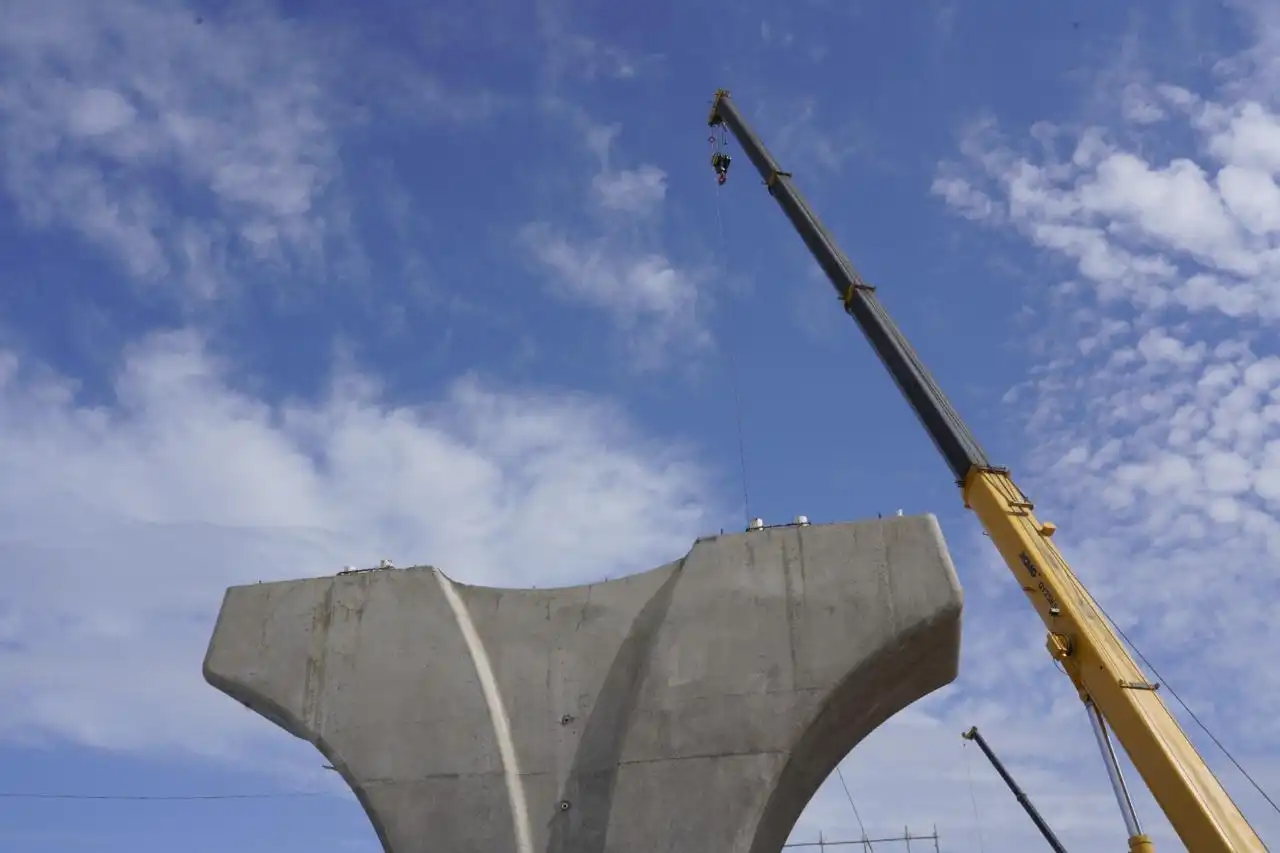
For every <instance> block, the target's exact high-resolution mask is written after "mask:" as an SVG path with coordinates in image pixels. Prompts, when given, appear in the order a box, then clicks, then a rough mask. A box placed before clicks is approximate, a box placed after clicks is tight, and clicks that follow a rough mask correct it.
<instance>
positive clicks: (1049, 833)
mask: <svg viewBox="0 0 1280 853" xmlns="http://www.w3.org/2000/svg"><path fill="white" fill-rule="evenodd" d="M960 737H962V738H964V739H965V740H971V741H973V742H974V743H976V744H977V745H978V748H979V749H981V750H982V754H983V755H985V756H986V757H987V760H988V761H990V762H991V766H992V767H994V768H995V769H996V772H997V773H999V774H1000V778H1001V779H1003V780H1004V783H1005V784H1006V785H1008V786H1009V790H1010V791H1011V792H1012V793H1013V798H1014V799H1015V800H1017V801H1018V805H1020V806H1022V809H1023V811H1025V812H1026V813H1027V817H1029V818H1031V822H1032V823H1034V824H1035V825H1036V829H1038V830H1040V834H1041V835H1043V836H1044V840H1045V841H1047V842H1049V847H1050V848H1052V850H1053V853H1067V848H1065V847H1063V846H1062V842H1061V841H1059V840H1058V836H1056V835H1054V833H1053V830H1052V829H1050V828H1049V824H1047V823H1045V819H1044V818H1043V817H1041V815H1040V810H1039V809H1037V808H1036V807H1035V804H1033V803H1032V802H1031V798H1030V797H1028V796H1027V794H1026V792H1025V791H1023V790H1022V788H1020V787H1018V783H1017V782H1015V781H1014V779H1013V777H1012V776H1010V775H1009V771H1008V770H1006V769H1005V767H1004V762H1003V761H1001V760H1000V759H999V758H997V757H996V754H995V752H994V751H992V749H991V746H990V745H989V744H988V743H987V739H986V738H984V737H983V736H982V732H980V731H978V727H977V726H970V727H969V731H967V732H965V733H964V734H962V735H960Z"/></svg>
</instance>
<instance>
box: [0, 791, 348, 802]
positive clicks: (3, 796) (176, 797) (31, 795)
mask: <svg viewBox="0 0 1280 853" xmlns="http://www.w3.org/2000/svg"><path fill="white" fill-rule="evenodd" d="M332 793H333V792H330V791H276V792H264V793H256V794H56V793H37V792H25V791H0V800H110V801H125V800H128V801H134V802H137V801H166V800H167V801H171V802H172V801H184V802H192V801H196V800H283V799H298V798H303V797H327V796H332Z"/></svg>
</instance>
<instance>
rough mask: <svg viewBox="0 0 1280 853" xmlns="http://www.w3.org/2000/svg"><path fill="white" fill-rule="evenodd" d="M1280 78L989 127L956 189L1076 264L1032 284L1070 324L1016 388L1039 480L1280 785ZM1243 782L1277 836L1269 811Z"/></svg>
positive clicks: (1207, 710)
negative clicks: (1109, 120) (1016, 136)
mask: <svg viewBox="0 0 1280 853" xmlns="http://www.w3.org/2000/svg"><path fill="white" fill-rule="evenodd" d="M1273 17H1274V16H1273ZM1274 32H1275V31H1272V30H1266V31H1260V32H1259V33H1258V34H1257V39H1258V45H1268V46H1269V47H1268V49H1269V50H1274V42H1273V35H1274ZM1259 49H1260V48H1255V49H1254V50H1253V51H1252V52H1251V53H1250V54H1249V55H1250V56H1251V58H1252V62H1253V64H1252V65H1250V66H1249V67H1250V68H1257V67H1259V66H1258V63H1257V60H1258V59H1259V55H1258V53H1257V50H1259ZM1274 58H1275V57H1274V55H1273V56H1272V59H1273V60H1274ZM1263 64H1264V65H1266V64H1267V63H1263ZM1223 67H1224V68H1234V69H1235V70H1236V71H1239V70H1241V69H1244V68H1245V67H1246V65H1245V64H1244V63H1240V62H1235V63H1226V64H1224V65H1223ZM1268 67H1270V66H1269V65H1268ZM1260 91H1261V89H1260V87H1258V86H1256V85H1253V84H1252V82H1251V81H1250V80H1247V79H1242V78H1239V77H1236V78H1232V79H1229V80H1227V81H1225V82H1224V84H1223V86H1222V87H1221V88H1220V89H1219V90H1217V91H1213V92H1206V93H1193V92H1191V91H1188V90H1187V89H1185V88H1181V87H1178V86H1173V85H1156V86H1145V85H1142V86H1140V85H1139V84H1137V83H1135V84H1133V85H1132V86H1130V87H1127V88H1124V89H1123V90H1121V91H1120V92H1119V93H1118V95H1117V97H1119V98H1120V100H1121V101H1122V106H1123V110H1122V111H1121V114H1122V115H1123V116H1124V118H1125V120H1126V121H1127V122H1128V125H1127V126H1126V127H1124V128H1104V127H1087V128H1078V127H1076V128H1069V127H1066V126H1053V125H1048V124H1041V125H1037V126H1036V127H1033V128H1032V129H1031V134H1030V137H1031V138H1030V139H1028V140H1027V143H1026V144H1025V145H1023V144H1019V143H1015V142H1012V141H1010V139H1009V138H1007V137H1004V136H1002V135H1000V134H999V133H998V132H997V131H996V130H995V128H994V127H993V126H992V125H991V124H990V123H982V124H979V125H976V126H975V127H974V128H973V129H971V131H970V132H969V133H968V134H967V135H966V138H965V139H964V140H963V142H962V146H961V147H962V155H963V157H962V159H961V160H960V161H957V162H951V163H947V164H943V166H942V167H941V168H940V169H939V173H938V179H937V181H936V182H935V185H934V192H935V193H936V194H937V195H938V196H940V197H941V198H942V199H943V200H944V201H945V202H946V203H947V204H948V205H949V206H951V207H952V208H953V209H955V210H956V212H958V213H959V214H961V215H963V216H965V217H967V218H970V219H974V220H980V221H983V222H985V223H987V224H988V225H1005V224H1007V225H1009V226H1011V227H1013V228H1015V229H1016V230H1017V232H1018V233H1020V234H1021V235H1023V237H1024V238H1025V239H1026V240H1027V241H1028V243H1029V244H1030V245H1032V246H1034V247H1036V248H1038V249H1040V250H1042V251H1043V252H1044V253H1045V254H1046V256H1048V257H1050V258H1056V259H1058V260H1061V261H1065V262H1066V264H1067V265H1068V266H1069V269H1070V273H1069V274H1068V275H1067V276H1066V277H1065V280H1063V281H1061V282H1058V283H1053V282H1049V283H1047V284H1046V286H1045V287H1044V288H1042V289H1040V290H1038V291H1037V290H1031V291H1030V292H1029V294H1028V298H1030V299H1031V300H1032V301H1033V302H1034V303H1036V304H1042V303H1044V302H1048V303H1050V310H1049V311H1048V312H1046V314H1045V315H1046V316H1051V317H1052V318H1053V320H1052V325H1050V326H1047V327H1044V328H1040V329H1036V330H1034V331H1033V338H1032V341H1033V342H1035V343H1038V344H1039V343H1044V344H1045V348H1044V350H1043V352H1033V354H1034V355H1037V356H1040V358H1039V359H1038V363H1035V364H1033V368H1032V372H1031V376H1030V377H1029V379H1028V380H1027V381H1026V382H1025V383H1024V384H1023V385H1021V386H1020V387H1019V388H1017V389H1015V391H1014V392H1013V393H1012V394H1010V396H1009V398H1008V400H1009V403H1010V410H1011V411H1012V412H1013V413H1014V414H1015V415H1016V416H1018V417H1023V418H1025V421H1026V426H1027V428H1028V435H1029V437H1030V438H1031V439H1032V441H1033V446H1032V447H1031V448H1029V449H1028V452H1027V453H1026V454H1025V458H1023V459H1022V460H1021V465H1020V466H1019V468H1020V470H1023V471H1024V472H1025V473H1024V474H1023V476H1022V479H1024V480H1026V483H1025V485H1026V486H1027V487H1028V491H1030V492H1031V493H1032V494H1033V495H1034V496H1035V497H1037V498H1038V499H1039V503H1040V504H1041V505H1042V506H1043V507H1048V508H1049V509H1048V510H1046V513H1051V514H1052V517H1053V518H1054V520H1055V521H1058V522H1059V523H1060V524H1061V526H1062V528H1063V536H1062V538H1063V539H1064V543H1063V545H1064V547H1066V548H1067V549H1068V557H1069V558H1071V559H1073V560H1074V562H1075V564H1076V567H1077V570H1078V572H1079V573H1080V574H1081V575H1082V577H1083V578H1084V579H1085V581H1086V583H1087V584H1088V585H1089V586H1090V587H1091V589H1093V590H1094V591H1095V593H1096V594H1097V595H1098V597H1099V598H1100V599H1101V600H1102V601H1103V603H1104V605H1106V606H1108V607H1109V608H1110V609H1111V610H1112V616H1113V617H1115V618H1116V620H1117V621H1118V622H1119V623H1120V624H1121V625H1122V626H1124V627H1125V628H1126V630H1127V631H1128V633H1129V635H1130V636H1131V637H1132V638H1133V639H1134V640H1135V642H1136V643H1137V644H1138V646H1139V648H1142V649H1144V650H1146V651H1147V653H1148V655H1149V656H1150V657H1151V658H1152V659H1153V661H1154V662H1155V663H1156V665H1157V666H1158V667H1159V668H1160V669H1161V671H1162V673H1163V675H1164V677H1165V678H1167V679H1168V680H1169V682H1170V683H1172V685H1173V686H1174V687H1175V688H1176V689H1177V690H1178V691H1179V692H1180V693H1181V694H1182V696H1183V698H1184V699H1186V700H1188V702H1189V703H1190V704H1191V706H1192V707H1193V708H1194V709H1196V710H1197V712H1198V713H1199V714H1200V716H1201V717H1202V718H1204V719H1205V720H1206V721H1207V722H1208V724H1209V725H1210V726H1211V727H1212V728H1213V729H1215V731H1216V732H1217V733H1218V734H1219V735H1220V736H1222V737H1223V739H1224V740H1225V742H1226V743H1227V744H1228V745H1229V746H1230V747H1233V748H1234V750H1235V751H1236V752H1237V754H1239V755H1241V756H1242V757H1243V758H1244V761H1245V764H1246V766H1247V767H1250V768H1252V769H1253V770H1254V771H1255V772H1256V773H1257V775H1258V776H1260V777H1262V778H1263V779H1264V780H1268V781H1270V783H1271V785H1272V788H1273V791H1272V793H1273V796H1274V795H1275V791H1274V786H1275V784H1276V780H1277V778H1278V777H1280V724H1277V720H1276V715H1275V708H1276V706H1277V704H1278V703H1280V671H1278V670H1277V669H1276V667H1275V666H1274V665H1273V661H1272V657H1273V650H1274V649H1276V648H1280V629H1278V628H1277V627H1276V625H1275V623H1274V620H1271V619H1270V618H1268V617H1266V616H1265V615H1264V613H1265V612H1266V611H1267V610H1268V609H1269V607H1270V606H1271V603H1272V602H1275V601H1276V600H1280V572H1277V570H1276V568H1275V567H1276V565H1277V563H1278V561H1280V469H1278V468H1277V465H1280V346H1278V345H1277V343H1276V340H1275V336H1274V334H1273V332H1272V324H1273V323H1274V321H1275V320H1276V319H1277V317H1278V316H1280V286H1278V285H1277V282H1280V188H1278V187H1277V185H1276V177H1277V175H1280V112H1278V111H1277V104H1276V103H1274V102H1273V101H1271V100H1269V98H1270V96H1268V99H1261V98H1258V97H1257V95H1258V94H1259V92H1260ZM1184 140H1189V142H1188V141H1184ZM1157 152H1160V153H1157ZM975 199H977V201H975ZM983 199H989V200H990V203H989V204H987V203H983V201H982V200H983ZM1165 698H1166V701H1168V702H1170V704H1171V705H1172V706H1173V707H1174V709H1175V711H1177V710H1178V706H1177V704H1176V703H1175V702H1174V701H1173V700H1172V697H1170V696H1168V695H1166V697H1165ZM1188 729H1189V731H1190V733H1191V734H1192V736H1193V739H1195V740H1197V742H1198V743H1200V744H1201V745H1202V746H1203V747H1205V753H1206V755H1207V756H1208V757H1209V758H1210V760H1211V764H1213V765H1214V766H1215V767H1216V768H1219V769H1221V768H1222V766H1223V763H1224V762H1223V761H1222V759H1221V757H1220V756H1219V755H1218V754H1216V751H1215V750H1214V748H1213V747H1212V745H1211V744H1208V745H1206V744H1204V743H1203V741H1204V738H1203V736H1202V735H1201V734H1200V733H1199V732H1198V731H1196V730H1195V727H1194V726H1193V725H1191V724H1188ZM1086 737H1087V735H1086ZM1224 776H1225V777H1226V779H1227V782H1228V785H1229V787H1230V788H1231V790H1232V791H1233V792H1234V793H1236V794H1237V795H1239V798H1240V800H1241V801H1242V802H1243V803H1244V804H1245V806H1246V809H1247V811H1248V813H1249V815H1250V817H1251V818H1252V819H1254V820H1255V821H1257V824H1258V826H1259V827H1260V828H1265V829H1269V830H1270V831H1271V833H1272V838H1274V832H1275V831H1276V828H1277V827H1278V826H1280V824H1278V823H1277V822H1276V819H1275V815H1274V814H1269V813H1268V809H1269V807H1268V806H1267V805H1266V804H1265V803H1263V802H1262V801H1261V800H1260V798H1259V797H1258V796H1257V795H1256V794H1255V793H1254V792H1252V791H1251V790H1250V788H1249V786H1248V785H1247V783H1246V782H1244V781H1242V780H1241V779H1240V777H1239V776H1238V774H1236V773H1235V772H1234V771H1231V770H1228V771H1227V772H1225V773H1224ZM1147 820H1148V822H1149V823H1150V822H1155V821H1157V817H1156V813H1155V809H1154V807H1149V808H1148V809H1147ZM1161 831H1162V832H1163V831H1165V830H1163V829H1161ZM1265 834H1266V832H1265V831H1264V835H1265ZM1174 843H1176V842H1174Z"/></svg>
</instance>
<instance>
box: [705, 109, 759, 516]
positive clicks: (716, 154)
mask: <svg viewBox="0 0 1280 853" xmlns="http://www.w3.org/2000/svg"><path fill="white" fill-rule="evenodd" d="M708 141H709V142H710V143H711V152H712V153H711V165H712V168H714V169H716V177H717V180H716V230H717V231H718V233H719V236H720V264H721V266H722V267H724V266H727V264H728V260H729V253H728V250H727V247H726V241H725V236H724V212H723V210H722V205H721V198H720V187H721V186H723V185H724V182H725V177H726V175H727V174H728V170H729V161H730V158H729V154H728V152H727V151H726V150H725V149H726V148H727V147H728V144H729V140H728V133H727V132H726V131H725V130H724V129H723V128H722V129H721V130H720V132H719V133H718V134H717V133H715V132H714V131H713V132H712V134H711V136H710V137H708ZM717 158H721V159H719V160H718V159H717ZM718 163H719V164H720V165H719V166H717V164H718ZM726 349H727V353H726V354H727V356H728V363H729V385H730V387H731V389H732V392H733V419H734V426H735V428H736V430H737V436H738V468H739V471H740V474H741V478H742V515H743V524H744V527H743V529H744V530H750V529H751V492H750V489H748V487H747V441H746V430H745V427H744V424H743V414H742V389H741V380H740V378H739V376H738V359H737V353H736V352H735V347H734V346H733V345H732V343H730V344H729V346H728V347H726Z"/></svg>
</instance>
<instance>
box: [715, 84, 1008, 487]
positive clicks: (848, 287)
mask: <svg viewBox="0 0 1280 853" xmlns="http://www.w3.org/2000/svg"><path fill="white" fill-rule="evenodd" d="M708 124H710V125H711V126H712V127H716V126H724V127H726V128H728V129H729V131H730V132H731V133H732V134H733V135H734V138H736V139H737V140H738V144H739V145H741V146H742V149H743V150H744V151H745V152H746V154H747V157H748V159H750V160H751V162H752V163H753V164H754V165H755V167H756V170H757V171H759V172H760V176H761V177H762V178H764V183H765V186H767V187H768V188H769V194H770V195H772V196H773V197H774V198H775V199H777V202H778V205H779V206H780V207H781V208H782V212H783V213H785V214H786V215H787V219H789V220H791V224H792V225H793V226H794V227H795V229H796V231H797V232H798V233H799V234H800V239H802V240H804V243H805V245H806V246H808V247H809V251H810V252H812V253H813V256H814V258H816V259H817V261H818V264H819V265H820V266H821V267H822V270H823V272H825V273H826V274H827V278H828V279H830V281H831V285H832V286H833V287H834V288H835V289H836V293H837V294H838V295H839V296H840V299H841V301H843V302H844V307H845V311H846V312H847V313H848V314H849V316H851V317H853V319H854V320H855V321H856V322H857V324H858V327H859V328H861V329H862V333H863V334H864V335H866V338H867V340H868V341H869V342H870V343H871V346H872V348H873V349H874V350H875V351H876V355H878V356H879V357H880V361H881V362H883V363H884V366H885V367H887V368H888V369H889V373H890V374H891V375H892V376H893V381H894V382H896V383H897V385H898V388H899V389H901V390H902V393H903V395H904V396H906V398H907V402H909V403H910V404H911V408H912V409H914V410H915V413H916V416H917V417H919V418H920V422H921V423H922V424H924V428H925V429H926V430H927V431H928V433H929V437H930V438H932V439H933V443H934V444H935V445H937V448H938V450H939V451H940V452H941V453H942V455H943V457H944V458H945V459H946V461H947V465H949V466H950V467H951V471H952V473H954V474H955V476H956V481H957V482H958V483H960V484H962V485H963V483H964V480H965V477H967V476H968V474H969V472H970V471H971V470H973V469H975V468H978V469H984V468H989V467H991V465H990V463H989V462H988V461H987V456H986V453H985V452H983V450H982V447H981V446H980V445H979V444H978V441H977V439H976V438H974V437H973V434H972V433H971V432H969V428H968V427H967V426H965V423H964V421H962V420H961V419H960V415H959V414H957V413H956V410H955V409H954V408H952V406H951V403H950V402H949V401H948V400H947V398H946V395H944V394H943V393H942V389H940V388H939V387H938V384H937V382H935V381H934V379H933V377H932V376H930V375H929V371H928V370H927V369H926V368H925V366H924V364H923V362H921V361H920V357H919V356H918V355H916V352H915V350H914V349H912V348H911V344H910V342H908V341H907V339H906V337H904V336H903V334H902V332H901V331H900V330H899V329H898V326H897V324H895V323H894V322H893V318H891V317H890V316H889V314H888V312H887V311H885V309H884V306H882V305H881V304H880V300H879V299H877V298H876V294H875V289H874V288H873V287H871V285H869V284H867V283H866V282H865V281H864V280H863V278H862V276H861V275H859V273H858V271H857V270H856V269H855V268H854V266H853V264H852V263H850V262H849V259H848V258H846V257H845V256H844V253H843V252H841V251H840V249H839V248H838V247H837V246H836V242H835V240H834V239H833V238H832V237H831V234H830V233H828V231H827V229H826V228H825V227H824V226H823V224H822V222H821V220H819V219H818V217H817V215H816V214H814V212H813V211H812V210H810V209H809V205H808V204H807V203H806V202H805V200H804V198H802V197H801V195H800V193H799V192H797V191H796V188H795V187H794V186H793V185H792V183H791V173H789V172H784V171H782V170H781V169H780V168H779V167H778V164H777V161H775V160H774V159H773V156H772V155H771V154H770V153H769V151H768V149H766V148H765V147H764V144H763V143H762V142H761V141H760V140H759V138H758V137H756V135H755V133H754V132H752V130H751V128H750V127H748V126H747V123H746V122H745V121H743V119H742V116H741V115H740V114H739V113H738V110H737V108H736V107H735V106H734V104H733V102H732V101H731V100H730V99H729V93H728V92H727V91H725V90H724V89H721V90H720V91H718V92H716V96H715V101H714V102H713V103H712V105H711V115H710V118H709V119H708Z"/></svg>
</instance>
